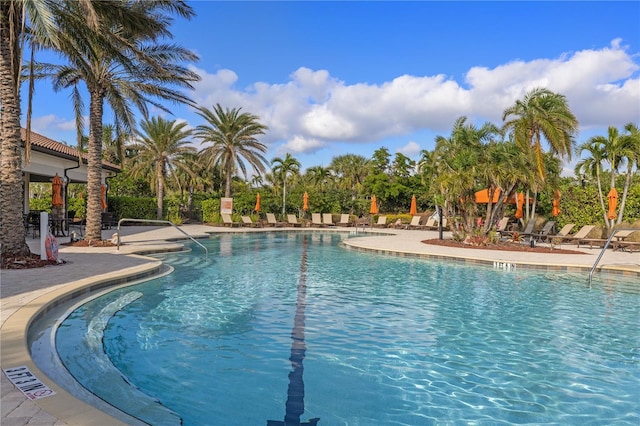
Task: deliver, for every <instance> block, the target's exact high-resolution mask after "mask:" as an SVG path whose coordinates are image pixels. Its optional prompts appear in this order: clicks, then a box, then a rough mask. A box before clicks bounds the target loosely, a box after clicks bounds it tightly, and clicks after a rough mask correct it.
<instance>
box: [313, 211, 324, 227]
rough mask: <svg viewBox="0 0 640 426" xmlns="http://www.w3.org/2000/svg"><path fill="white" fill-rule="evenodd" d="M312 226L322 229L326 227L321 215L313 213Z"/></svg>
mask: <svg viewBox="0 0 640 426" xmlns="http://www.w3.org/2000/svg"><path fill="white" fill-rule="evenodd" d="M311 225H313V226H318V227H320V228H322V227H325V226H326V225H325V224H324V223H322V215H321V214H320V213H311Z"/></svg>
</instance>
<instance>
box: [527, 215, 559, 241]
mask: <svg viewBox="0 0 640 426" xmlns="http://www.w3.org/2000/svg"><path fill="white" fill-rule="evenodd" d="M554 226H556V222H555V221H554V220H550V221H548V222H547V223H545V224H544V226H543V227H542V229H541V230H540V231H539V232H538V233H537V234H536V233H534V234H532V235H531V238H534V237H535V239H536V241H542V239H546V238H547V236H548V235H549V232H551V230H552V229H553V227H554Z"/></svg>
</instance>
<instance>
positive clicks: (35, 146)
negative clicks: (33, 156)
mask: <svg viewBox="0 0 640 426" xmlns="http://www.w3.org/2000/svg"><path fill="white" fill-rule="evenodd" d="M26 137H27V130H26V129H24V128H21V129H20V138H21V139H22V141H23V142H24V140H25V138H26ZM31 149H32V150H34V151H39V152H43V153H46V154H50V155H54V156H56V157H61V158H67V159H74V160H76V159H77V158H78V157H80V158H82V162H83V163H85V164H87V153H85V152H82V151H78V150H77V149H76V148H73V147H70V146H69V145H65V144H63V143H61V142H56V141H54V140H53V139H49V138H48V137H46V136H43V135H41V134H40V133H36V132H34V131H33V130H32V131H31ZM102 167H103V168H104V169H107V170H111V171H115V172H119V171H121V170H122V168H121V167H120V166H118V165H117V164H113V163H110V162H108V161H103V162H102Z"/></svg>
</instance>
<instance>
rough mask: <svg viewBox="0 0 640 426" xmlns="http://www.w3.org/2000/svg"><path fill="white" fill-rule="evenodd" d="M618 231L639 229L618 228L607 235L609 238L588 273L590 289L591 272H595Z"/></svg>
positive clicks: (636, 229)
mask: <svg viewBox="0 0 640 426" xmlns="http://www.w3.org/2000/svg"><path fill="white" fill-rule="evenodd" d="M619 231H640V229H638V228H618V229H614V230H613V232H611V235H609V238H607V241H606V242H605V243H604V247H602V251H601V252H600V254H599V255H598V258H597V259H596V262H595V263H594V264H593V267H592V268H591V271H589V287H591V280H592V279H593V272H594V271H595V270H596V266H598V262H600V259H602V256H604V252H605V250H606V249H607V247H609V243H610V242H611V240H612V239H613V237H615V236H616V234H617V233H618V232H619Z"/></svg>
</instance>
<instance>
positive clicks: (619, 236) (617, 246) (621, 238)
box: [611, 229, 640, 252]
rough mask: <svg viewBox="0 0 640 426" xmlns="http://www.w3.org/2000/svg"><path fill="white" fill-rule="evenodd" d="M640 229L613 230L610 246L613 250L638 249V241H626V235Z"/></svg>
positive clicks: (639, 246) (631, 250)
mask: <svg viewBox="0 0 640 426" xmlns="http://www.w3.org/2000/svg"><path fill="white" fill-rule="evenodd" d="M636 231H640V229H628V230H625V231H613V232H614V234H613V238H612V239H611V247H613V250H614V251H617V250H621V251H628V252H633V251H640V241H627V237H628V236H629V235H631V234H633V233H634V232H636Z"/></svg>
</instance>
